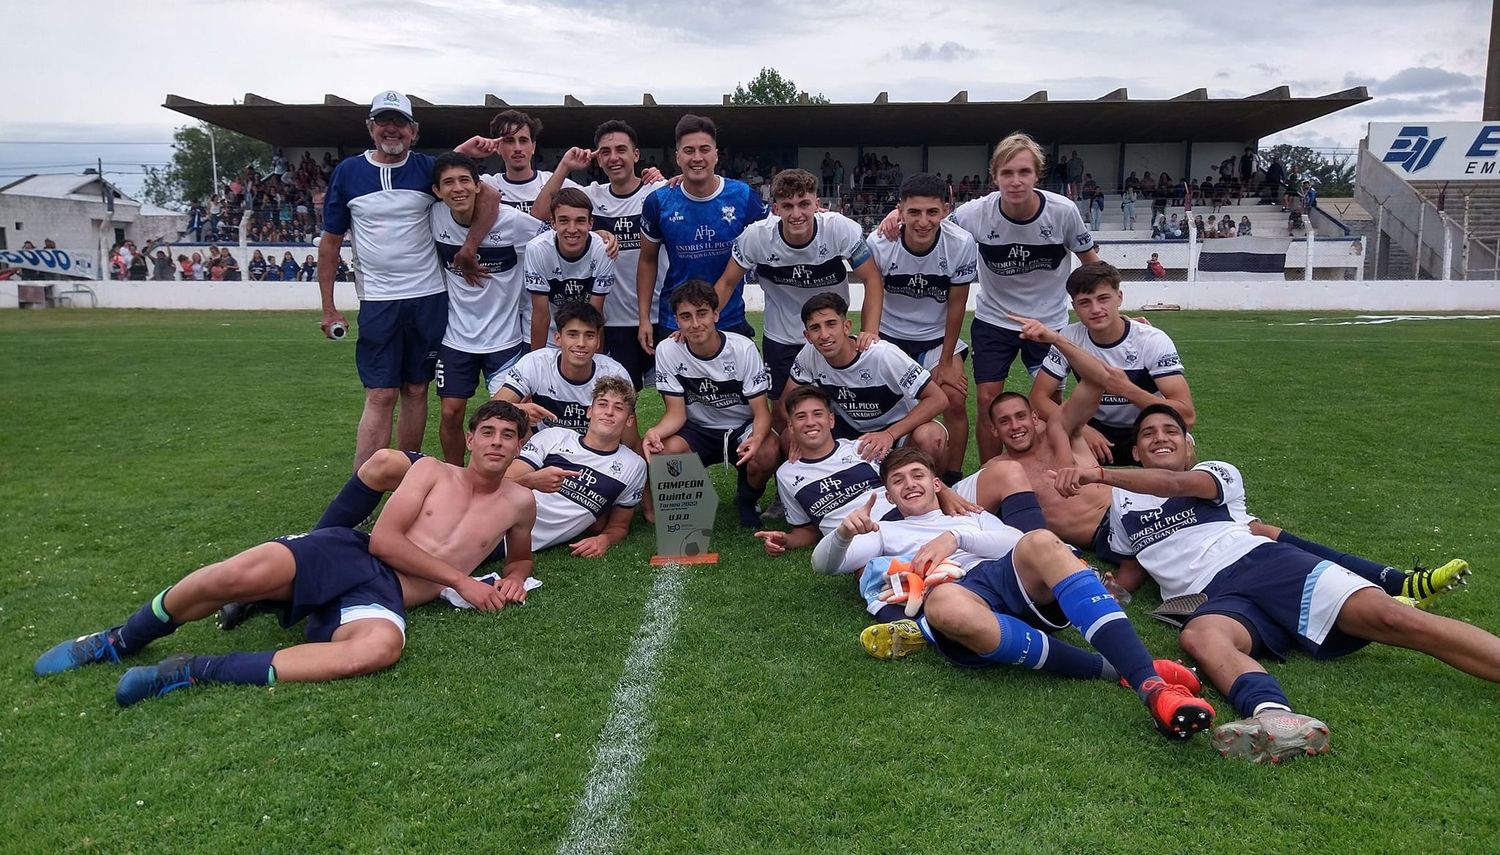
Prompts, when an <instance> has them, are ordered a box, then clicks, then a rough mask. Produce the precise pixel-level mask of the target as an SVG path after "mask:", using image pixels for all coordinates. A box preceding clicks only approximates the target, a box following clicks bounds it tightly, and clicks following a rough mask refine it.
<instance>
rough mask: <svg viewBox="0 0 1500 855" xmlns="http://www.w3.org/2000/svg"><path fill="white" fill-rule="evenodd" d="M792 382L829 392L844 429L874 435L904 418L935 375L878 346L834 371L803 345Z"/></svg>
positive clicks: (881, 343) (889, 347)
mask: <svg viewBox="0 0 1500 855" xmlns="http://www.w3.org/2000/svg"><path fill="white" fill-rule="evenodd" d="M792 379H793V380H795V381H796V382H797V383H800V384H802V385H803V386H813V385H815V386H817V387H818V388H820V389H822V390H823V391H824V392H827V393H828V397H830V398H832V399H833V408H834V411H835V412H836V413H838V415H839V417H840V418H841V419H842V420H843V421H844V422H845V423H846V424H848V425H849V426H850V427H852V428H854V429H855V430H857V431H859V432H860V433H871V432H873V431H878V430H885V429H886V428H888V427H890V426H891V425H893V424H895V423H896V422H899V421H901V420H902V419H904V418H906V414H907V413H909V412H911V411H912V409H913V408H915V407H916V405H917V401H918V400H919V399H920V398H921V397H922V390H924V389H926V388H927V384H928V383H929V382H931V380H932V375H931V374H930V373H929V372H928V371H927V369H925V368H923V367H922V366H920V365H918V364H917V363H916V362H915V361H914V360H913V359H912V358H911V357H910V356H907V355H906V354H905V353H902V352H901V350H900V349H898V348H897V347H896V346H895V345H893V344H891V343H890V342H886V341H877V342H875V343H874V344H872V345H870V346H869V347H868V348H866V349H865V350H864V351H855V353H854V359H853V361H851V362H850V363H849V364H848V365H832V364H830V363H829V362H828V360H827V359H825V358H824V357H823V354H821V353H819V352H818V349H817V348H815V347H813V346H812V345H810V344H805V345H803V346H802V350H801V352H800V353H798V354H797V359H796V361H795V362H793V363H792Z"/></svg>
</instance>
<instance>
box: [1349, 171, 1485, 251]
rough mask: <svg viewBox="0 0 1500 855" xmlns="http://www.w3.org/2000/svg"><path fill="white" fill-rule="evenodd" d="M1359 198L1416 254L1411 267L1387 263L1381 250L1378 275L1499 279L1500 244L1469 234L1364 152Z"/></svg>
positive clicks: (1378, 224) (1380, 225)
mask: <svg viewBox="0 0 1500 855" xmlns="http://www.w3.org/2000/svg"><path fill="white" fill-rule="evenodd" d="M1354 193H1355V198H1356V199H1358V201H1359V203H1360V204H1361V205H1363V206H1364V207H1365V210H1367V211H1369V212H1370V213H1371V214H1372V215H1373V216H1374V218H1375V235H1374V237H1375V239H1376V240H1377V241H1378V240H1379V238H1380V236H1381V234H1382V233H1383V234H1385V235H1387V236H1388V237H1389V239H1390V241H1391V243H1392V244H1394V245H1396V246H1398V247H1400V248H1401V249H1402V250H1403V251H1404V252H1406V254H1407V255H1409V256H1410V257H1411V262H1410V267H1409V269H1400V270H1392V269H1385V268H1384V267H1383V258H1382V255H1383V254H1382V253H1380V252H1379V250H1378V247H1377V248H1376V270H1375V273H1374V278H1376V279H1406V278H1417V279H1420V278H1427V277H1431V278H1433V279H1495V278H1497V277H1500V269H1497V268H1500V265H1497V263H1496V259H1497V258H1500V243H1497V242H1496V240H1497V239H1495V238H1490V239H1489V240H1481V239H1478V238H1476V237H1474V236H1472V235H1469V234H1467V233H1466V232H1465V229H1464V224H1463V223H1462V222H1460V221H1457V220H1455V219H1454V218H1453V217H1452V216H1450V215H1449V214H1448V213H1447V212H1446V211H1441V210H1439V209H1438V207H1437V206H1436V205H1434V204H1433V203H1432V202H1430V201H1428V200H1427V198H1426V197H1424V196H1423V195H1422V194H1421V193H1419V192H1417V190H1416V189H1415V188H1414V187H1412V186H1411V185H1410V184H1408V183H1407V182H1406V181H1405V180H1404V179H1403V178H1402V177H1401V176H1400V175H1399V174H1397V173H1396V171H1395V170H1394V169H1392V168H1390V167H1389V166H1387V165H1385V164H1384V163H1381V162H1380V159H1379V158H1377V157H1376V156H1375V155H1373V154H1371V153H1370V151H1369V150H1368V149H1363V150H1361V151H1360V153H1359V165H1358V168H1357V173H1356V178H1355V182H1354Z"/></svg>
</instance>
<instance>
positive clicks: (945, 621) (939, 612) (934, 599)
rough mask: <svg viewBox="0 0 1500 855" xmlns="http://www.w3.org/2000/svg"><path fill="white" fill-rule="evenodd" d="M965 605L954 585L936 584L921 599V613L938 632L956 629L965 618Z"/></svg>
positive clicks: (961, 595)
mask: <svg viewBox="0 0 1500 855" xmlns="http://www.w3.org/2000/svg"><path fill="white" fill-rule="evenodd" d="M967 605H968V604H967V602H966V601H965V599H964V597H963V594H962V593H961V592H960V591H959V590H957V588H956V587H952V586H949V585H938V586H937V587H935V588H933V589H932V590H930V591H928V592H927V597H926V598H925V599H924V600H923V601H922V613H923V614H924V615H926V617H927V623H928V625H929V626H931V627H932V628H933V629H936V630H938V631H939V632H950V631H956V630H957V629H958V628H959V627H961V626H962V625H963V623H964V621H965V620H966V615H965V612H966V610H967V609H966V606H967Z"/></svg>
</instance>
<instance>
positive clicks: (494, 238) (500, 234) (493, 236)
mask: <svg viewBox="0 0 1500 855" xmlns="http://www.w3.org/2000/svg"><path fill="white" fill-rule="evenodd" d="M503 237H505V235H504V233H503V232H490V234H489V239H490V240H492V241H494V242H496V243H499V242H500V239H501V238H503Z"/></svg>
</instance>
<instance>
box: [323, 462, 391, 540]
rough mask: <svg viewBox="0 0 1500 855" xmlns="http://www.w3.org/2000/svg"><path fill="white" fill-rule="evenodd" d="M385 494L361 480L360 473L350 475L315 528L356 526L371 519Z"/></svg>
mask: <svg viewBox="0 0 1500 855" xmlns="http://www.w3.org/2000/svg"><path fill="white" fill-rule="evenodd" d="M383 495H385V494H384V493H381V492H380V491H379V490H375V489H372V488H371V487H370V486H369V485H368V484H366V483H365V482H363V481H361V480H359V475H357V474H356V475H350V476H349V480H348V481H346V482H345V483H344V486H343V487H341V488H339V494H338V495H337V496H334V497H333V501H331V502H329V503H328V510H326V511H324V512H323V516H321V517H319V518H318V523H317V525H314V526H313V530H314V531H316V530H318V529H320V528H354V527H355V526H357V525H359V524H360V523H362V522H364V521H365V520H366V519H369V517H370V514H373V513H375V508H376V507H377V506H379V505H380V497H381V496H383Z"/></svg>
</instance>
